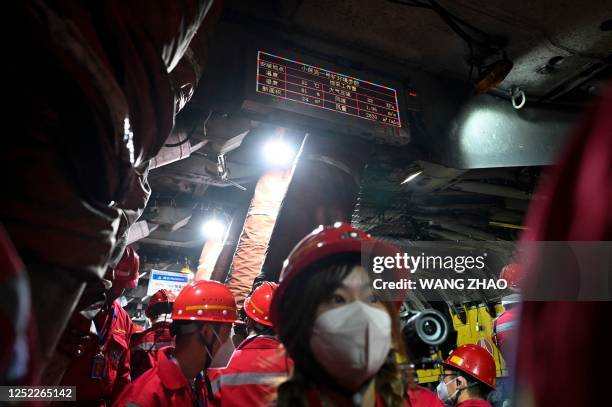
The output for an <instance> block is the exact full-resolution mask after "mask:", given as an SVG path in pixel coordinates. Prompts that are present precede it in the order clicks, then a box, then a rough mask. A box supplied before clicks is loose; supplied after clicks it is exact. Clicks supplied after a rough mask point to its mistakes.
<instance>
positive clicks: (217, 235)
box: [202, 218, 226, 240]
mask: <svg viewBox="0 0 612 407" xmlns="http://www.w3.org/2000/svg"><path fill="white" fill-rule="evenodd" d="M225 229H226V225H225V223H223V222H222V221H220V220H219V219H216V218H212V219H208V220H207V221H206V222H204V224H203V225H202V234H203V235H204V236H205V237H206V238H207V239H211V240H221V239H223V236H225Z"/></svg>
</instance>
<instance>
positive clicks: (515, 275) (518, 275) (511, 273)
mask: <svg viewBox="0 0 612 407" xmlns="http://www.w3.org/2000/svg"><path fill="white" fill-rule="evenodd" d="M524 274H525V272H524V266H523V265H522V264H519V263H511V264H507V265H506V266H504V268H502V271H501V273H500V274H499V278H500V280H506V282H507V283H508V288H510V290H512V291H514V293H513V294H510V295H507V296H505V297H503V298H502V305H503V306H504V312H503V313H502V314H501V315H500V316H499V317H497V318H496V319H495V321H493V335H492V338H491V339H492V340H493V343H495V345H496V346H497V348H498V349H499V350H500V352H501V353H502V356H503V357H504V359H505V360H506V362H512V361H513V360H511V359H512V356H511V354H512V353H513V352H511V351H510V344H509V342H510V338H512V337H513V335H515V333H516V325H517V321H518V318H519V305H520V303H521V294H520V293H519V288H520V282H521V280H522V279H523V276H524Z"/></svg>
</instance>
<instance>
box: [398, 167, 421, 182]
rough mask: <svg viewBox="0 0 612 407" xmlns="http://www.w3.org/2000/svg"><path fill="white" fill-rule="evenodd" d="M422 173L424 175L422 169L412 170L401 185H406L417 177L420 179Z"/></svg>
mask: <svg viewBox="0 0 612 407" xmlns="http://www.w3.org/2000/svg"><path fill="white" fill-rule="evenodd" d="M422 173H423V169H422V168H415V169H413V170H411V171H410V172H408V174H407V175H406V178H404V180H403V181H402V182H401V183H400V185H404V184H406V183H407V182H410V181H412V180H413V179H415V178H416V177H418V176H419V175H421V174H422Z"/></svg>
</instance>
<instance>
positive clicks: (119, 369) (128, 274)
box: [58, 247, 139, 406]
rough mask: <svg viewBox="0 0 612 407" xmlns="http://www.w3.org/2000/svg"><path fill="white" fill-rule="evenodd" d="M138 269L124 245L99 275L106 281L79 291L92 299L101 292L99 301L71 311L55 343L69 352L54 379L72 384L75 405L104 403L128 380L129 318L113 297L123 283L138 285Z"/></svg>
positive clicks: (121, 292)
mask: <svg viewBox="0 0 612 407" xmlns="http://www.w3.org/2000/svg"><path fill="white" fill-rule="evenodd" d="M138 270H139V258H138V254H137V253H136V252H135V251H134V249H132V248H131V247H127V248H126V250H125V252H124V253H123V256H122V257H121V260H120V261H119V263H118V264H117V266H116V267H115V269H110V270H109V271H108V272H107V273H106V275H105V279H107V280H110V281H111V282H112V287H111V288H110V289H108V290H106V291H100V290H99V289H98V287H99V286H100V285H98V283H97V282H96V283H94V284H93V287H92V288H90V290H89V292H88V293H85V294H84V295H83V296H84V297H85V298H93V301H95V299H96V296H97V295H98V294H102V295H101V297H100V298H102V299H104V300H103V303H102V306H101V307H100V305H97V304H96V303H95V302H94V304H93V305H90V306H89V307H87V308H86V309H84V310H83V311H81V312H78V313H76V314H74V315H73V317H72V318H71V320H70V322H69V325H68V328H67V329H66V333H65V335H64V336H63V338H62V340H61V341H60V344H59V345H58V349H59V350H60V351H63V352H65V353H67V352H70V353H72V356H73V359H72V361H71V363H70V364H69V365H68V367H67V369H66V372H65V373H64V376H63V378H62V380H61V382H60V383H59V384H60V385H61V386H76V397H77V404H79V405H83V406H110V405H112V403H113V400H114V399H115V398H116V397H117V396H118V395H119V393H121V391H122V390H123V388H124V387H125V386H126V385H127V384H128V383H129V382H130V350H129V343H130V336H131V334H132V329H133V328H132V327H133V324H132V321H131V320H130V317H129V315H128V314H127V312H126V311H125V310H124V309H123V308H122V307H121V304H120V303H119V301H117V298H119V297H120V296H121V295H122V294H123V292H124V290H125V289H127V288H135V287H136V286H137V285H138ZM102 287H103V286H102ZM98 304H99V303H98ZM96 309H97V310H96ZM74 338H78V339H77V340H76V341H75V340H74Z"/></svg>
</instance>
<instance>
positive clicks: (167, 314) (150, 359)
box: [130, 289, 176, 380]
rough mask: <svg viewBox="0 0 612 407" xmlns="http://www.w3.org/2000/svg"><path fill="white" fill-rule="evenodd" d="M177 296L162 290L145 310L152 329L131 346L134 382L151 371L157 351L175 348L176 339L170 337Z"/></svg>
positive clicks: (134, 339)
mask: <svg viewBox="0 0 612 407" xmlns="http://www.w3.org/2000/svg"><path fill="white" fill-rule="evenodd" d="M175 300H176V296H175V295H174V294H173V293H172V291H169V290H166V289H162V290H159V291H157V292H156V293H155V294H153V296H152V297H151V299H150V300H149V304H147V308H146V310H145V315H146V316H147V317H148V318H149V319H150V320H151V323H152V325H151V327H150V328H149V329H147V330H146V331H144V332H143V334H142V335H139V336H138V337H136V338H133V339H132V343H131V345H130V359H131V362H130V363H131V373H132V380H136V378H138V377H139V376H140V375H141V374H143V373H144V372H146V371H147V370H149V369H150V368H152V367H153V365H154V364H155V360H156V359H157V350H158V349H160V348H164V347H166V346H174V338H172V335H170V323H171V322H172V318H171V313H172V305H173V304H174V301H175Z"/></svg>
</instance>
